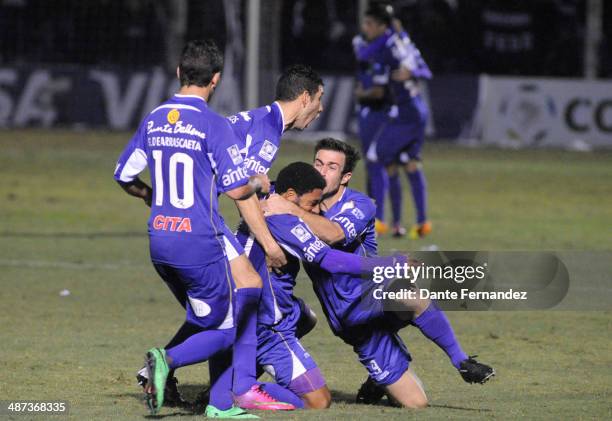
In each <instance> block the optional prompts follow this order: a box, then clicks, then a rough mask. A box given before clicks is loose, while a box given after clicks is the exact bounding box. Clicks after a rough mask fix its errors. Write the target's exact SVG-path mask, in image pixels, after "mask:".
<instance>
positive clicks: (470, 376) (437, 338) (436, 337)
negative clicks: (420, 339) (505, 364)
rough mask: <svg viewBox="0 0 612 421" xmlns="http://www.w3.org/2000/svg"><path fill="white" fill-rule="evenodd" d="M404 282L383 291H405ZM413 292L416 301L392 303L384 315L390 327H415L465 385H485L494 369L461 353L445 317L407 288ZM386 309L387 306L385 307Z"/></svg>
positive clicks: (391, 285)
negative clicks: (449, 362) (451, 366)
mask: <svg viewBox="0 0 612 421" xmlns="http://www.w3.org/2000/svg"><path fill="white" fill-rule="evenodd" d="M403 284H404V282H402V281H396V282H390V283H389V286H387V287H386V288H387V289H389V290H391V291H397V290H399V289H405V288H406V285H403ZM409 287H410V288H412V289H413V290H414V291H415V292H416V294H415V295H416V298H414V299H410V298H406V299H402V300H394V304H395V303H397V304H399V306H396V305H393V310H392V311H390V312H387V313H386V314H385V316H386V317H387V319H388V323H389V324H390V325H394V326H395V327H396V328H398V329H399V328H401V327H403V326H405V325H407V324H412V325H413V326H415V327H417V328H418V329H419V330H420V331H421V333H422V334H423V336H425V337H426V338H427V339H429V340H430V341H432V342H433V343H435V344H436V345H438V347H440V349H442V350H443V351H444V352H445V353H446V355H447V356H448V358H449V359H450V361H451V364H452V365H453V366H454V367H455V368H456V369H457V370H458V371H459V373H460V374H461V376H462V377H463V379H464V380H465V381H466V382H468V383H484V382H486V381H487V380H488V379H489V378H490V377H492V376H493V375H495V370H493V369H492V368H491V367H489V366H488V365H486V364H482V363H479V362H478V361H476V360H475V359H473V358H470V357H468V355H467V354H466V353H465V352H464V351H463V349H462V347H461V344H460V342H459V340H458V338H457V336H456V335H455V332H454V330H453V327H452V326H451V323H450V321H449V320H448V318H447V317H446V314H445V313H444V311H443V310H442V309H440V307H439V306H438V305H437V303H436V302H435V301H432V300H430V299H422V298H419V293H418V288H417V287H416V286H415V285H414V284H410V286H409ZM387 308H388V307H387Z"/></svg>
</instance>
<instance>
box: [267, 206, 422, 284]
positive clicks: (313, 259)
mask: <svg viewBox="0 0 612 421" xmlns="http://www.w3.org/2000/svg"><path fill="white" fill-rule="evenodd" d="M303 222H306V221H303ZM269 223H270V230H271V231H272V232H273V233H274V235H275V236H276V238H277V239H278V241H279V243H280V244H281V245H282V246H283V248H285V249H286V250H287V251H288V252H289V253H290V254H292V255H294V256H296V257H298V258H299V259H300V260H302V261H306V262H308V263H310V264H315V265H319V266H320V267H321V269H323V270H325V271H327V272H330V273H333V274H349V275H354V276H361V275H364V274H366V275H369V274H371V273H372V272H373V271H374V268H375V267H385V266H392V267H394V266H396V265H398V264H399V265H404V264H406V263H408V264H410V263H411V261H410V259H409V258H408V256H403V255H395V256H385V257H365V256H359V255H356V254H352V253H346V252H343V251H340V250H335V249H332V248H331V247H330V246H329V245H327V244H325V243H324V242H323V241H322V239H321V238H319V237H318V236H317V235H316V234H315V233H314V231H313V230H312V229H311V227H310V226H308V225H306V224H304V223H302V221H300V220H299V219H297V218H296V217H295V216H293V215H287V214H285V215H280V216H276V217H272V218H271V219H269Z"/></svg>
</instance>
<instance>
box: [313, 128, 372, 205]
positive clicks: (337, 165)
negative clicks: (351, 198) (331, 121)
mask: <svg viewBox="0 0 612 421" xmlns="http://www.w3.org/2000/svg"><path fill="white" fill-rule="evenodd" d="M359 159H361V156H360V155H359V152H358V151H357V149H355V148H354V147H352V146H351V145H349V144H348V143H346V142H343V141H341V140H338V139H333V138H331V137H328V138H325V139H321V140H319V141H318V142H317V145H316V146H315V156H314V164H313V165H314V168H315V169H316V170H317V171H318V172H319V173H320V174H321V175H322V176H323V178H325V190H324V191H323V193H324V194H325V195H326V196H331V195H333V194H335V193H336V192H337V191H338V190H339V189H340V186H346V185H347V184H348V182H349V180H350V179H351V177H352V176H353V170H354V169H355V165H357V162H358V161H359Z"/></svg>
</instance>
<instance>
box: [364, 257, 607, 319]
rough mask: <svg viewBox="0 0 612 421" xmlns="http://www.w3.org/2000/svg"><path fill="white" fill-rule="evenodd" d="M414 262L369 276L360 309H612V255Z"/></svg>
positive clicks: (384, 268) (378, 269) (421, 259)
mask: <svg viewBox="0 0 612 421" xmlns="http://www.w3.org/2000/svg"><path fill="white" fill-rule="evenodd" d="M411 258H412V259H414V260H415V261H414V262H412V263H411V264H408V263H396V264H395V265H393V266H378V267H375V268H374V270H373V272H372V273H371V274H370V275H369V276H367V277H364V278H363V280H362V281H363V283H362V285H361V286H362V294H361V303H360V305H361V306H362V307H363V306H364V307H365V308H373V307H380V306H381V305H382V306H383V308H382V309H383V310H385V311H394V312H402V311H409V310H408V309H410V308H411V306H410V305H409V304H410V302H411V301H414V300H424V299H432V300H436V301H437V302H438V304H439V305H440V307H442V308H444V309H446V310H543V309H559V310H564V309H567V310H607V309H611V308H612V290H611V288H610V280H609V279H610V273H612V252H571V251H569V252H568V251H529V252H527V251H525V252H488V251H462V252H439V251H435V252H416V253H414V254H411Z"/></svg>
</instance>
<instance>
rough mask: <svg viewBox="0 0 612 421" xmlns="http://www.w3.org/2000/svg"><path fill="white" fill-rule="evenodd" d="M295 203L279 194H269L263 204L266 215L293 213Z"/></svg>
mask: <svg viewBox="0 0 612 421" xmlns="http://www.w3.org/2000/svg"><path fill="white" fill-rule="evenodd" d="M295 207H296V206H295V204H294V203H292V202H290V201H288V200H287V199H285V198H284V197H283V196H281V195H280V194H271V195H270V197H268V198H267V199H266V201H265V203H264V204H263V208H264V211H265V214H266V215H284V214H293V212H294V210H295Z"/></svg>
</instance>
